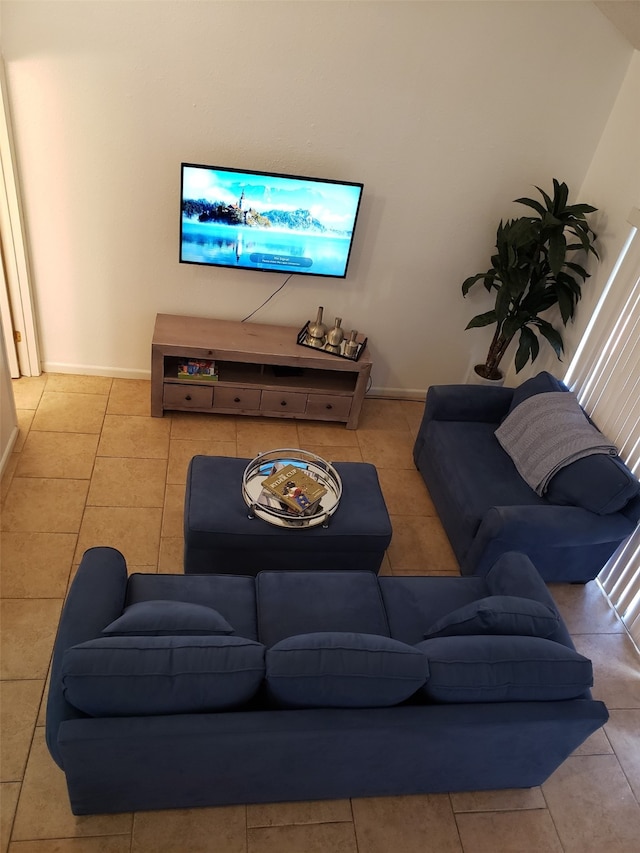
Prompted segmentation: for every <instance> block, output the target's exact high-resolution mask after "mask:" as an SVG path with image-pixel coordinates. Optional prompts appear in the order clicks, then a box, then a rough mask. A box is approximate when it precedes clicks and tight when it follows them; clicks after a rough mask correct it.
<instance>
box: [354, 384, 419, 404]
mask: <svg viewBox="0 0 640 853" xmlns="http://www.w3.org/2000/svg"><path fill="white" fill-rule="evenodd" d="M426 396H427V392H426V390H424V389H422V388H378V387H372V388H370V389H369V391H367V397H376V398H380V399H383V400H384V399H388V400H417V401H418V402H420V403H424V401H425V399H426Z"/></svg>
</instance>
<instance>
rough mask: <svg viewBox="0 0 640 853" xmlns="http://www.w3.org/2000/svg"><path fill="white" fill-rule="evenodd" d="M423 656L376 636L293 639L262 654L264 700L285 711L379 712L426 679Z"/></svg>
mask: <svg viewBox="0 0 640 853" xmlns="http://www.w3.org/2000/svg"><path fill="white" fill-rule="evenodd" d="M427 675H428V667H427V660H426V658H425V656H424V655H423V654H422V652H420V651H419V650H418V649H416V648H414V647H413V646H408V645H406V644H405V643H401V642H399V641H398V640H393V639H391V638H390V637H383V636H378V635H377V634H359V633H349V632H340V631H335V632H332V631H328V632H321V633H315V634H299V635H296V636H294V637H288V638H287V639H285V640H281V641H280V642H279V643H276V645H275V646H273V647H272V648H270V649H269V650H268V651H267V656H266V684H267V689H268V692H269V695H270V696H271V698H272V699H274V700H275V701H276V702H277V703H278V704H280V705H284V706H286V707H288V708H384V707H388V706H390V705H397V704H398V703H399V702H403V701H404V700H405V699H408V698H409V697H410V696H412V695H413V694H414V693H415V692H416V691H417V690H418V688H420V687H421V686H422V685H423V684H424V682H425V681H426V679H427Z"/></svg>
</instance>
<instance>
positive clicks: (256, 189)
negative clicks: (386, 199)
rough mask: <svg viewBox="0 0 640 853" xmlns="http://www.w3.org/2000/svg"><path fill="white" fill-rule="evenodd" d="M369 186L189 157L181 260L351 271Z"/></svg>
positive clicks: (185, 172)
mask: <svg viewBox="0 0 640 853" xmlns="http://www.w3.org/2000/svg"><path fill="white" fill-rule="evenodd" d="M362 187H363V185H362V184H358V183H350V182H346V181H331V180H324V179H322V178H305V177H298V176H296V175H279V174H274V173H271V172H254V171H241V170H239V169H223V168H220V167H218V166H199V165H195V164H193V163H183V164H182V181H181V193H180V196H181V209H180V261H181V263H186V264H207V265H211V266H221V267H236V268H239V269H251V270H267V271H269V272H285V273H297V274H301V275H321V276H335V277H336V278H344V277H345V276H346V274H347V266H348V264H349V257H350V255H351V247H352V245H353V235H354V231H355V227H356V220H357V218H358V210H359V209H360V199H361V196H362Z"/></svg>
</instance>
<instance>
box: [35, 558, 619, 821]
mask: <svg viewBox="0 0 640 853" xmlns="http://www.w3.org/2000/svg"><path fill="white" fill-rule="evenodd" d="M591 682H592V669H591V662H590V661H589V660H587V659H586V658H584V657H582V656H580V655H578V654H577V653H576V651H575V649H574V647H573V644H572V642H571V639H570V637H569V635H568V633H567V630H566V627H565V625H564V623H563V622H562V619H561V618H560V617H559V615H558V613H557V610H556V607H555V604H554V602H553V599H552V598H551V596H550V594H549V592H548V590H547V588H546V586H545V585H544V583H543V582H542V580H541V579H540V577H539V575H538V574H537V572H536V571H535V569H534V568H533V566H532V565H531V563H530V561H529V560H528V559H527V558H526V557H524V556H522V555H519V554H508V555H505V556H503V557H502V558H501V559H500V560H499V561H498V562H497V563H496V565H495V566H494V567H493V568H492V569H491V571H489V572H488V573H487V575H486V577H475V578H461V577H450V576H449V577H415V576H414V577H377V576H376V575H375V574H373V573H372V572H368V571H355V572H350V571H301V572H297V571H289V572H261V573H259V574H258V575H257V577H253V576H238V575H229V574H225V575H215V574H206V575H158V574H133V575H131V576H130V577H127V569H126V565H125V560H124V558H123V556H122V555H121V554H120V553H119V552H118V551H115V550H113V549H111V548H93V549H90V550H89V551H87V552H86V553H85V555H84V557H83V560H82V563H81V565H80V567H79V570H78V572H77V575H76V577H75V578H74V581H73V584H72V586H71V588H70V591H69V594H68V597H67V600H66V602H65V606H64V609H63V612H62V616H61V621H60V626H59V630H58V635H57V638H56V642H55V648H54V656H53V664H52V671H51V682H50V688H49V696H48V705H47V718H46V736H47V744H48V747H49V750H50V752H51V755H52V756H53V758H54V760H55V761H56V762H57V763H58V764H59V766H60V767H61V768H62V769H63V771H64V773H65V776H66V781H67V786H68V791H69V798H70V803H71V809H72V811H73V813H74V814H78V815H82V814H94V813H102V812H128V811H134V810H143V809H162V808H189V807H195V806H212V805H222V804H232V803H258V802H276V801H291V800H312V799H325V798H344V797H366V796H384V795H399V794H412V793H426V792H438V791H441V792H442V791H460V790H478V789H498V788H514V787H530V786H534V785H538V784H540V783H541V782H543V781H544V780H545V779H546V778H547V777H548V776H549V775H550V774H551V773H552V772H553V771H554V770H555V769H556V768H557V767H558V766H559V765H560V764H561V763H562V762H563V761H564V760H565V758H566V757H567V756H568V755H569V754H570V753H571V752H572V751H573V750H574V749H576V747H578V746H579V745H580V744H581V743H582V742H583V741H584V740H585V739H586V738H587V737H588V736H589V735H590V734H591V733H592V732H594V731H595V730H596V729H598V728H599V727H600V726H602V725H603V723H605V722H606V720H607V717H608V714H607V710H606V708H605V706H604V705H603V703H602V702H600V701H596V700H594V699H593V698H591V695H590V692H589V685H590V684H591Z"/></svg>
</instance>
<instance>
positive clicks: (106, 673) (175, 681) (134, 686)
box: [61, 636, 265, 717]
mask: <svg viewBox="0 0 640 853" xmlns="http://www.w3.org/2000/svg"><path fill="white" fill-rule="evenodd" d="M264 651H265V650H264V646H262V645H261V644H260V643H257V642H255V641H254V640H247V639H245V638H244V637H229V636H212V637H100V638H99V639H96V640H89V641H88V642H86V643H80V644H79V645H76V646H72V647H71V648H69V649H67V650H66V651H65V653H64V656H63V660H62V673H61V681H62V689H63V693H64V696H65V699H66V700H67V702H69V703H70V704H71V705H73V706H74V707H75V708H78V709H79V710H80V711H84V713H85V714H89V715H90V716H93V717H118V716H125V717H128V716H146V715H150V714H189V713H197V712H203V711H222V710H228V709H230V708H235V707H238V706H239V705H243V704H244V703H246V702H248V701H249V700H250V699H251V698H252V697H253V696H254V695H255V693H256V692H257V690H258V688H259V687H260V685H261V683H262V681H263V678H264Z"/></svg>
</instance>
